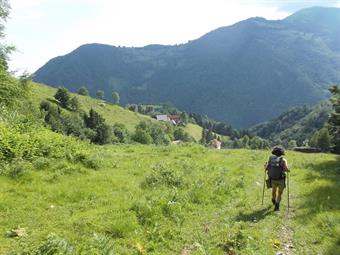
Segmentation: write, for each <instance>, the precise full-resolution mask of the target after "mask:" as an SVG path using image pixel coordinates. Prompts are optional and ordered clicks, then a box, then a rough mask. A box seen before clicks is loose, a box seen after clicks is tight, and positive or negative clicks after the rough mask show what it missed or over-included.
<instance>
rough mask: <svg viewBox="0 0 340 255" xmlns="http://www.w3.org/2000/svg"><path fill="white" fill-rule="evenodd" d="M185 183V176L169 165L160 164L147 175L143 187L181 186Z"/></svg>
mask: <svg viewBox="0 0 340 255" xmlns="http://www.w3.org/2000/svg"><path fill="white" fill-rule="evenodd" d="M183 184H184V180H183V176H182V175H180V174H179V173H178V172H176V171H174V170H173V169H171V168H169V166H167V165H163V164H159V165H156V166H154V167H153V171H152V173H151V175H148V176H146V177H145V180H144V182H143V183H142V187H154V186H157V185H165V186H168V187H181V186H183Z"/></svg>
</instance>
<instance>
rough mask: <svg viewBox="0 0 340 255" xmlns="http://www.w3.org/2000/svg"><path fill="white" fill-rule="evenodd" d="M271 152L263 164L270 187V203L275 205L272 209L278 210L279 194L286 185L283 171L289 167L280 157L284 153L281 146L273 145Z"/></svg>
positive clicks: (286, 170)
mask: <svg viewBox="0 0 340 255" xmlns="http://www.w3.org/2000/svg"><path fill="white" fill-rule="evenodd" d="M272 154H273V155H271V156H270V157H269V160H268V162H267V163H266V165H265V171H267V174H268V178H269V184H270V185H271V188H272V203H273V205H274V206H275V209H274V211H278V210H279V209H280V201H281V196H282V193H283V190H284V188H285V187H286V173H285V172H289V169H288V164H287V160H286V159H284V158H283V157H282V156H283V155H285V151H284V149H283V148H281V147H278V146H277V147H274V148H273V150H272ZM277 190H278V192H277Z"/></svg>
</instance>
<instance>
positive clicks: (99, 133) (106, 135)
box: [92, 123, 112, 144]
mask: <svg viewBox="0 0 340 255" xmlns="http://www.w3.org/2000/svg"><path fill="white" fill-rule="evenodd" d="M95 131H96V135H95V136H94V138H93V139H92V142H94V143H97V144H108V143H110V142H111V134H112V132H111V128H110V127H109V126H108V125H106V124H104V123H102V124H100V125H99V126H97V127H96V129H95Z"/></svg>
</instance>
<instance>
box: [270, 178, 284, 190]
mask: <svg viewBox="0 0 340 255" xmlns="http://www.w3.org/2000/svg"><path fill="white" fill-rule="evenodd" d="M285 187H286V182H285V179H282V180H272V188H273V189H276V188H279V190H280V191H283V190H284V188H285Z"/></svg>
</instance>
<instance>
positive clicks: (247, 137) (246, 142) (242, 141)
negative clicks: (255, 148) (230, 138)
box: [240, 135, 250, 148]
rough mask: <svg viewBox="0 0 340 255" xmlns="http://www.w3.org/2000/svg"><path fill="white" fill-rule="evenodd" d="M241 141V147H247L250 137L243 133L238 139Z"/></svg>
mask: <svg viewBox="0 0 340 255" xmlns="http://www.w3.org/2000/svg"><path fill="white" fill-rule="evenodd" d="M240 141H241V143H242V147H243V148H249V141H250V138H249V136H247V135H244V136H243V137H242V138H241V139H240Z"/></svg>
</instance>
